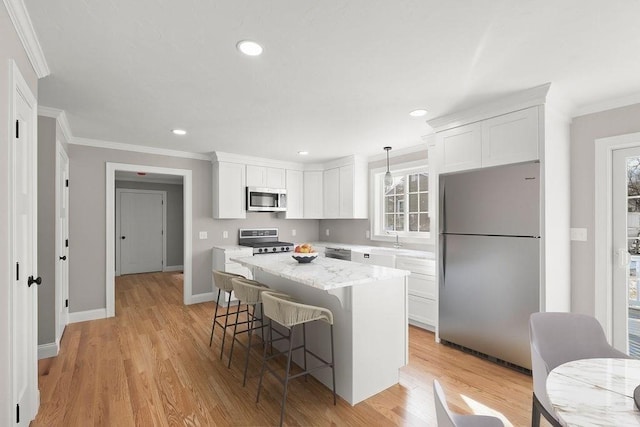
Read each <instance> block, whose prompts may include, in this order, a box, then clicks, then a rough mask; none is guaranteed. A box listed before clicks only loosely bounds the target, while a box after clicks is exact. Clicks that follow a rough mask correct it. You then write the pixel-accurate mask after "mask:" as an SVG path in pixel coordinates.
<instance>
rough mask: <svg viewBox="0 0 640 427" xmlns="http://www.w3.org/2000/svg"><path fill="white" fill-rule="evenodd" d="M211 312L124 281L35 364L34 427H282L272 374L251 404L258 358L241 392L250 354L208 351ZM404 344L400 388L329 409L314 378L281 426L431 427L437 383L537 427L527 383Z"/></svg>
mask: <svg viewBox="0 0 640 427" xmlns="http://www.w3.org/2000/svg"><path fill="white" fill-rule="evenodd" d="M213 311H214V303H212V302H209V303H202V304H196V305H191V306H183V304H182V276H181V274H178V273H152V274H141V275H130V276H122V277H119V278H118V279H117V281H116V317H114V318H110V319H103V320H95V321H90V322H83V323H75V324H71V325H68V326H67V328H66V331H65V334H64V337H63V340H62V345H61V349H60V354H59V355H58V357H56V358H52V359H44V360H41V361H40V365H39V372H40V376H39V385H40V392H41V404H40V411H39V413H38V416H37V418H36V420H35V421H34V422H33V424H32V426H34V427H37V426H91V425H96V426H134V425H135V426H152V425H157V426H169V425H171V426H174V425H179V426H181V425H185V426H218V425H219V426H227V425H235V426H244V425H256V426H262V425H276V424H277V423H278V421H279V415H280V412H279V411H280V396H281V392H282V388H281V385H280V383H278V382H277V381H276V380H275V379H273V377H271V376H267V377H265V383H264V388H263V392H262V395H261V397H260V403H258V404H256V403H255V396H256V388H257V382H258V378H257V374H258V372H259V356H258V355H257V353H256V354H255V356H253V357H252V359H251V363H250V366H249V376H250V378H249V379H248V380H247V386H246V387H244V388H243V387H242V368H243V363H242V361H243V360H244V359H243V357H244V352H243V351H235V352H234V360H233V363H232V366H231V369H227V358H226V354H225V357H224V358H223V360H222V361H221V360H220V359H219V358H218V356H219V348H220V347H219V345H220V340H221V337H222V334H221V330H220V329H218V328H216V336H215V338H214V342H213V346H212V347H209V334H210V332H211V317H212V314H213ZM381 339H384V337H382V338H381ZM409 340H410V362H409V365H408V366H406V367H404V368H403V369H402V370H401V373H400V384H398V385H396V386H394V387H391V388H389V389H387V390H385V391H384V392H382V393H379V394H377V395H375V396H373V397H371V398H370V399H368V400H366V401H364V402H362V403H360V404H358V405H355V406H353V407H352V406H350V405H349V404H348V403H346V402H345V401H343V400H341V399H338V404H337V406H333V404H332V395H331V392H330V390H329V389H327V388H325V387H324V386H323V385H322V384H320V383H319V382H318V381H316V380H315V379H313V378H310V379H309V381H308V382H305V381H304V380H303V379H298V380H295V381H293V382H292V383H291V384H290V388H289V398H288V401H287V412H286V415H285V424H287V425H304V426H316V425H320V426H325V425H335V426H360V425H363V426H364V425H369V426H385V425H389V426H393V425H408V426H424V425H428V426H435V425H436V422H435V408H434V405H433V393H432V380H433V379H434V378H437V379H439V381H440V382H441V384H442V386H443V388H444V390H445V393H446V394H447V398H448V401H449V405H450V407H451V408H452V409H453V410H454V411H456V412H460V413H483V414H493V415H497V416H500V417H501V418H502V419H503V421H504V422H505V425H506V426H509V425H512V426H526V425H530V408H531V390H532V386H531V377H529V376H526V375H524V374H521V373H518V372H515V371H513V370H510V369H507V368H504V367H501V366H498V365H496V364H493V363H490V362H487V361H484V360H482V359H479V358H477V357H475V356H472V355H469V354H465V353H462V352H460V351H458V350H455V349H452V348H449V347H446V346H443V345H440V344H437V343H435V342H434V335H433V334H432V333H430V332H427V331H424V330H422V329H419V328H414V327H410V329H409ZM227 342H228V341H227ZM225 353H226V348H225ZM227 354H228V353H227ZM372 357H375V355H372ZM337 381H340V379H339V378H338V379H337Z"/></svg>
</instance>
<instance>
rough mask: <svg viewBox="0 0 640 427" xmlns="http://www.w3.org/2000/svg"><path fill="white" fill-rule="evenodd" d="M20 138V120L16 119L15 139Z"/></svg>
mask: <svg viewBox="0 0 640 427" xmlns="http://www.w3.org/2000/svg"><path fill="white" fill-rule="evenodd" d="M19 138H20V120H16V139H19Z"/></svg>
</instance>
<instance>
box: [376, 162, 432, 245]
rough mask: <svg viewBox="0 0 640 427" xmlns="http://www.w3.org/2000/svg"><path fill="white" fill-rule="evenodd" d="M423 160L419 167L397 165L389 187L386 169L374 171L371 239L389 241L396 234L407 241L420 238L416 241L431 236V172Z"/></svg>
mask: <svg viewBox="0 0 640 427" xmlns="http://www.w3.org/2000/svg"><path fill="white" fill-rule="evenodd" d="M421 163H422V164H421V165H420V166H418V167H416V166H414V167H405V168H402V165H400V166H396V168H397V169H396V170H394V171H392V176H393V185H391V186H390V187H389V188H385V185H384V174H385V170H379V171H374V172H373V174H372V179H373V183H372V184H373V185H372V186H371V188H372V189H373V191H374V192H375V193H374V194H373V197H372V200H374V206H373V208H374V209H373V214H374V218H373V221H372V239H374V240H389V239H390V236H389V234H392V235H393V236H395V234H396V233H397V234H398V235H400V236H403V237H405V239H404V240H405V241H410V240H413V238H415V239H419V240H416V242H424V239H429V238H430V237H431V234H430V225H431V221H430V215H429V197H430V194H429V174H428V170H427V166H426V165H425V164H424V162H421ZM405 166H407V165H405ZM391 238H395V237H391ZM406 238H411V239H406Z"/></svg>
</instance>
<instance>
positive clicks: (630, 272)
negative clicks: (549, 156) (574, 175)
mask: <svg viewBox="0 0 640 427" xmlns="http://www.w3.org/2000/svg"><path fill="white" fill-rule="evenodd" d="M612 173H613V176H612V185H613V188H612V216H613V225H612V231H613V248H614V254H613V257H614V263H613V290H612V291H613V292H612V295H613V297H612V300H613V307H612V314H613V316H612V317H613V345H614V346H615V347H616V348H618V349H620V350H622V351H625V352H628V353H629V354H631V355H632V356H635V357H640V289H639V288H638V285H639V283H638V273H640V147H634V148H626V149H621V150H615V151H614V152H613V164H612Z"/></svg>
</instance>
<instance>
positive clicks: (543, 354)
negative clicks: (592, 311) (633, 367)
mask: <svg viewBox="0 0 640 427" xmlns="http://www.w3.org/2000/svg"><path fill="white" fill-rule="evenodd" d="M529 339H530V343H531V370H532V372H533V406H532V410H531V412H532V413H531V425H532V426H533V427H538V426H539V425H540V415H541V414H542V415H544V417H545V418H546V419H547V420H548V421H549V422H550V423H551V424H552V425H553V426H559V425H560V422H559V421H558V417H557V415H556V413H555V412H554V410H553V407H552V406H551V402H550V401H549V397H548V396H547V386H546V382H547V376H548V375H549V373H550V372H551V371H552V370H553V369H554V368H556V367H557V366H560V365H562V364H563V363H567V362H571V361H573V360H579V359H594V358H600V357H612V358H625V359H628V358H629V356H627V355H626V354H624V353H622V352H621V351H618V350H616V349H615V348H613V347H612V346H610V345H609V343H608V342H607V338H606V337H605V335H604V331H603V330H602V326H600V323H599V322H598V321H597V320H596V319H595V318H593V317H591V316H586V315H583V314H575V313H533V314H532V315H531V317H530V318H529Z"/></svg>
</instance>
